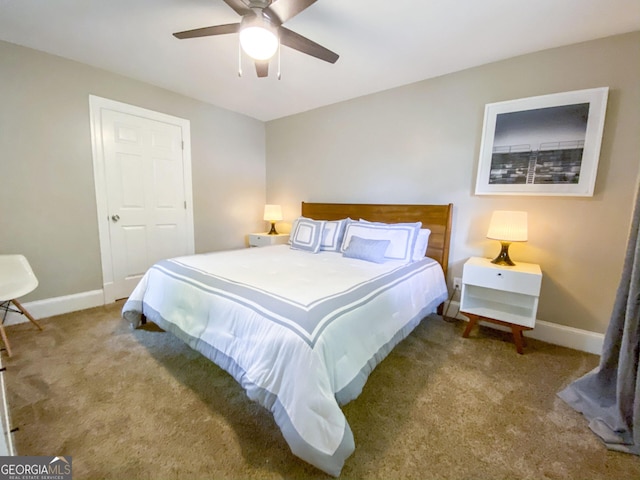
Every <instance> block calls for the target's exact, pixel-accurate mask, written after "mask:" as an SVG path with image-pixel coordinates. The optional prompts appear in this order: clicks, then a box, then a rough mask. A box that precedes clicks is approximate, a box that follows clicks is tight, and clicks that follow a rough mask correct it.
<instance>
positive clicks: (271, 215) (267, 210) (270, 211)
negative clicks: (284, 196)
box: [264, 205, 282, 222]
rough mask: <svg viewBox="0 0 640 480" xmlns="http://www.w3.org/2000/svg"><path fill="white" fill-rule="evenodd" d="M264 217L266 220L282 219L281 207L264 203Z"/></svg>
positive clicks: (275, 220)
mask: <svg viewBox="0 0 640 480" xmlns="http://www.w3.org/2000/svg"><path fill="white" fill-rule="evenodd" d="M264 219H265V220H266V221H267V222H278V221H280V220H282V207H281V206H280V205H265V206H264Z"/></svg>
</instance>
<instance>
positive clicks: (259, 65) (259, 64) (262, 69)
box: [256, 60, 269, 78]
mask: <svg viewBox="0 0 640 480" xmlns="http://www.w3.org/2000/svg"><path fill="white" fill-rule="evenodd" d="M256 73H257V74H258V77H260V78H263V77H267V76H268V75H269V61H268V60H267V61H259V60H256Z"/></svg>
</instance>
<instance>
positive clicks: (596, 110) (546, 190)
mask: <svg viewBox="0 0 640 480" xmlns="http://www.w3.org/2000/svg"><path fill="white" fill-rule="evenodd" d="M608 93H609V88H608V87H602V88H592V89H588V90H576V91H573V92H564V93H556V94H552V95H543V96H539V97H529V98H522V99H518V100H510V101H506V102H499V103H490V104H487V105H486V106H485V111H484V126H483V130H482V142H481V145H480V159H479V163H478V177H477V180H476V195H566V196H582V197H589V196H592V195H593V189H594V186H595V182H596V174H597V171H598V160H599V158H600V144H601V143H602V132H603V129H604V117H605V111H606V108H607V96H608Z"/></svg>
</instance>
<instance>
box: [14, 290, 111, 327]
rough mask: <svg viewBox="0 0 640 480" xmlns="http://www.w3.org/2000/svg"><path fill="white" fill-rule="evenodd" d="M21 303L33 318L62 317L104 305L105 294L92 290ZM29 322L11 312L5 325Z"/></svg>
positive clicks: (25, 318) (22, 316)
mask: <svg viewBox="0 0 640 480" xmlns="http://www.w3.org/2000/svg"><path fill="white" fill-rule="evenodd" d="M20 303H21V304H22V306H23V307H24V308H25V309H26V310H27V311H28V312H29V313H30V314H31V315H32V316H33V318H35V319H39V318H47V317H52V316H54V315H62V314H64V313H70V312H75V311H77V310H84V309H85V308H93V307H99V306H100V305H104V292H103V291H102V290H91V291H89V292H81V293H74V294H73V295H65V296H62V297H54V298H46V299H43V300H35V301H33V302H27V303H22V302H20ZM13 307H14V306H13V305H12V308H13ZM28 321H29V319H28V318H27V317H25V316H24V315H21V314H19V313H13V312H9V313H8V314H7V318H6V321H5V325H15V324H16V323H24V322H28Z"/></svg>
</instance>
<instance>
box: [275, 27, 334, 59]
mask: <svg viewBox="0 0 640 480" xmlns="http://www.w3.org/2000/svg"><path fill="white" fill-rule="evenodd" d="M280 43H281V44H282V45H286V46H287V47H289V48H293V49H294V50H298V51H299V52H302V53H306V54H307V55H311V56H312V57H316V58H319V59H320V60H324V61H325V62H329V63H336V62H337V61H338V58H340V55H338V54H337V53H334V52H332V51H331V50H329V49H327V48H324V47H323V46H322V45H318V44H317V43H316V42H314V41H313V40H309V39H308V38H306V37H303V36H302V35H300V34H297V33H296V32H294V31H293V30H289V29H288V28H285V27H280Z"/></svg>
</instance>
